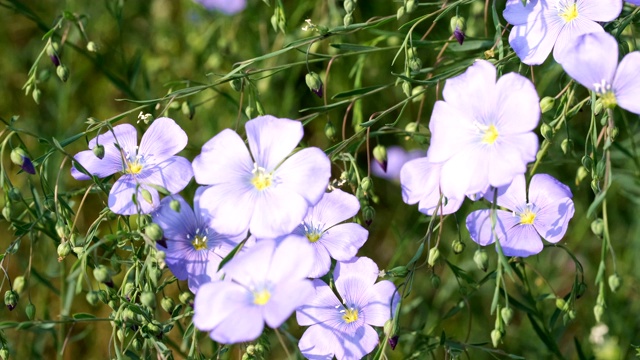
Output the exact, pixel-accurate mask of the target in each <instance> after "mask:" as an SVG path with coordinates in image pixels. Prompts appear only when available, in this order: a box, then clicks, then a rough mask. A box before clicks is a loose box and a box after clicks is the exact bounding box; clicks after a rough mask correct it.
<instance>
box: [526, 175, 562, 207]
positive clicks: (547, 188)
mask: <svg viewBox="0 0 640 360" xmlns="http://www.w3.org/2000/svg"><path fill="white" fill-rule="evenodd" d="M571 197H572V194H571V190H570V189H569V187H568V186H567V185H565V184H563V183H561V182H560V181H558V180H557V179H556V178H554V177H553V176H551V175H547V174H536V175H533V177H532V178H531V184H529V197H528V198H529V202H530V203H533V204H535V205H536V206H538V207H545V206H547V205H548V204H555V203H556V202H557V201H558V200H560V199H564V198H571Z"/></svg>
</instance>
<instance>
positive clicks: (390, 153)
mask: <svg viewBox="0 0 640 360" xmlns="http://www.w3.org/2000/svg"><path fill="white" fill-rule="evenodd" d="M425 154H426V152H425V151H423V150H410V151H406V150H405V149H403V148H402V147H401V146H391V147H389V148H387V171H384V169H382V166H380V163H379V162H377V161H376V160H372V161H371V173H373V175H375V176H377V177H379V178H383V179H387V180H393V181H398V180H400V169H402V165H404V164H405V163H406V162H407V161H409V160H413V159H417V158H419V157H422V156H425Z"/></svg>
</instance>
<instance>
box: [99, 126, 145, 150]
mask: <svg viewBox="0 0 640 360" xmlns="http://www.w3.org/2000/svg"><path fill="white" fill-rule="evenodd" d="M98 144H100V145H102V146H104V147H105V149H104V150H105V152H104V153H105V157H106V156H107V147H113V148H114V149H115V148H116V147H115V145H114V144H117V145H118V146H119V147H120V149H122V151H124V152H129V153H135V152H136V150H137V148H138V131H137V130H136V128H135V127H133V125H131V124H120V125H117V126H114V127H113V130H109V131H107V132H105V133H104V134H100V135H98V136H97V137H95V138H93V139H91V140H90V141H89V149H93V148H94V147H96V145H98ZM117 153H118V157H119V156H120V151H119V150H118V151H117Z"/></svg>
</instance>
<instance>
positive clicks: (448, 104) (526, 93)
mask: <svg viewBox="0 0 640 360" xmlns="http://www.w3.org/2000/svg"><path fill="white" fill-rule="evenodd" d="M442 96H443V98H444V101H437V102H436V104H435V106H434V109H433V113H432V115H431V121H430V123H429V128H430V129H431V146H430V147H429V151H428V153H427V157H428V158H429V161H430V162H432V163H434V164H441V170H440V171H441V174H440V189H441V191H442V193H443V194H444V195H445V196H446V197H447V198H449V199H464V196H467V195H473V194H478V193H484V192H486V191H487V190H488V189H489V186H493V187H500V186H504V185H508V184H509V183H511V181H512V180H513V178H514V177H515V176H517V175H520V174H524V173H525V171H526V167H527V163H529V162H531V161H533V160H535V156H536V152H537V151H538V137H537V135H536V134H535V133H534V132H533V129H535V128H536V126H537V125H538V121H539V119H540V105H539V103H540V99H539V98H538V94H537V92H536V89H535V87H534V86H533V84H532V83H531V81H529V80H528V79H526V78H525V77H523V76H521V75H519V74H516V73H509V74H506V75H504V76H502V77H501V78H500V79H499V80H498V81H497V82H496V68H495V67H494V66H493V65H492V64H491V63H490V62H488V61H484V60H480V61H476V62H475V63H474V64H473V65H472V66H471V67H469V69H467V71H466V72H465V73H463V74H462V75H459V76H457V77H454V78H451V79H449V80H447V82H446V84H445V86H444V90H443V93H442Z"/></svg>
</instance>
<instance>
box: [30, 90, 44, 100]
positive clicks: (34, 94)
mask: <svg viewBox="0 0 640 360" xmlns="http://www.w3.org/2000/svg"><path fill="white" fill-rule="evenodd" d="M40 95H42V91H40V89H38V88H35V89H33V92H31V96H32V97H33V101H35V102H36V104H40Z"/></svg>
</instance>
